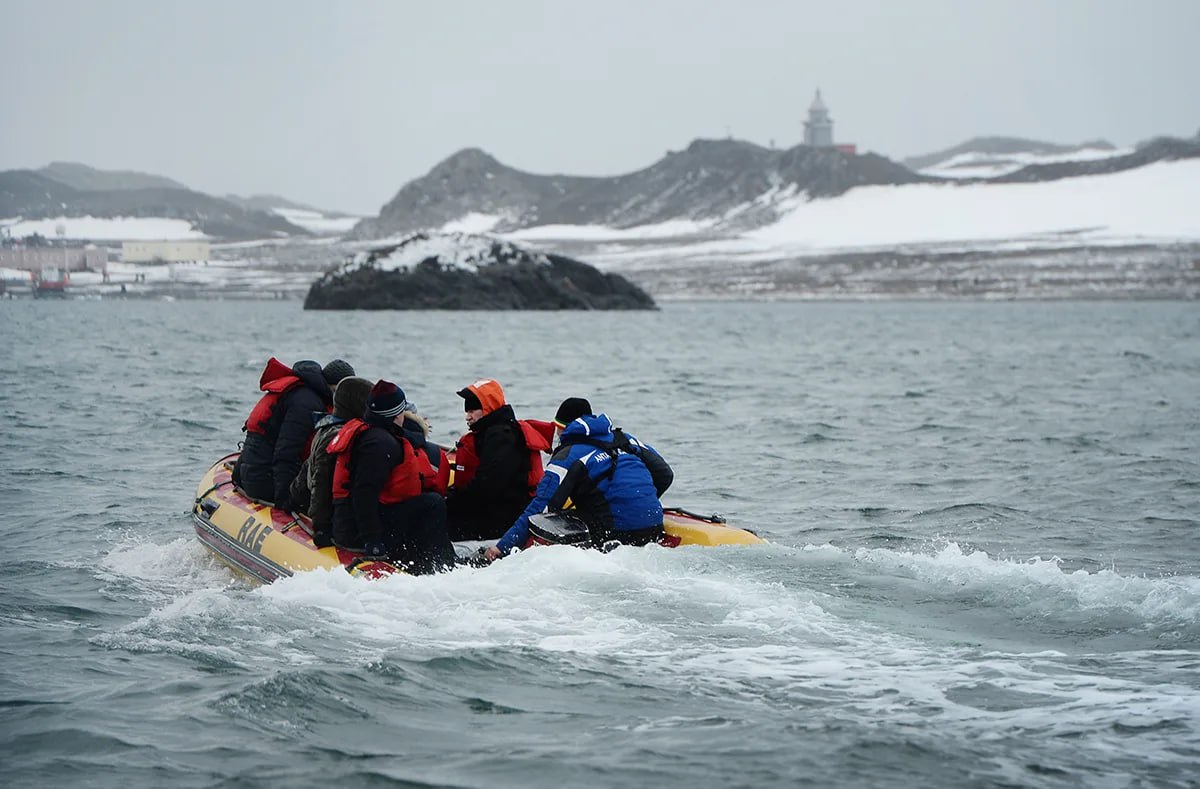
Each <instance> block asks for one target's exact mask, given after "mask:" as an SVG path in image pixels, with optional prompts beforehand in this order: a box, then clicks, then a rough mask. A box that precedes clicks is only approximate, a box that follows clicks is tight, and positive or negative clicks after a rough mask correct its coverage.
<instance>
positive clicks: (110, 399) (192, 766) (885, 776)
mask: <svg viewBox="0 0 1200 789" xmlns="http://www.w3.org/2000/svg"><path fill="white" fill-rule="evenodd" d="M272 354H274V355H276V356H278V357H280V358H281V359H284V360H286V361H288V362H291V361H295V360H297V359H300V358H314V359H317V360H318V361H321V362H324V361H327V360H328V359H330V358H332V357H333V356H340V357H343V358H345V359H348V360H350V361H351V362H352V363H353V364H354V365H355V366H356V367H357V368H358V371H359V372H360V374H363V375H366V376H367V377H370V378H376V377H386V378H388V379H390V380H393V381H395V382H397V383H399V384H400V385H401V386H402V387H403V388H404V389H405V391H406V392H407V394H408V396H409V399H411V400H414V401H415V402H416V403H417V404H418V405H419V406H420V407H421V409H422V411H424V412H425V413H427V414H428V415H429V416H430V418H431V420H432V421H433V424H434V431H435V435H436V437H438V438H440V439H442V440H443V441H445V442H450V441H452V440H453V438H454V437H455V436H456V435H457V434H458V433H459V432H461V430H462V429H463V422H462V406H461V400H460V399H459V398H458V397H456V396H455V394H454V392H455V390H456V389H458V388H460V387H462V386H464V385H465V384H467V383H469V382H471V381H472V380H474V379H475V378H477V377H484V376H486V377H494V378H497V379H498V380H500V381H501V382H502V383H503V384H504V385H505V388H506V390H507V392H508V394H509V399H510V402H512V403H513V404H514V406H515V408H516V409H517V412H518V414H519V415H520V416H525V417H540V418H550V417H551V416H552V415H553V412H554V408H555V407H556V406H557V404H558V402H559V401H560V400H561V399H562V398H563V397H565V396H569V395H582V396H586V397H589V398H590V399H591V401H592V403H593V404H594V405H595V406H596V407H597V409H598V410H603V411H606V412H607V413H608V414H609V415H611V416H612V417H613V418H614V420H615V421H616V422H617V423H618V424H621V425H623V426H624V427H625V428H627V429H628V430H629V431H630V432H632V433H634V434H636V435H637V436H639V437H641V438H643V439H645V440H647V441H649V442H650V443H652V444H654V445H655V446H656V447H657V448H658V449H659V450H660V451H661V452H662V454H663V455H664V456H665V457H666V458H667V459H668V460H669V461H670V462H671V463H672V465H673V466H674V468H675V471H676V483H675V485H674V486H673V487H672V489H671V490H670V491H669V492H668V493H667V495H666V496H665V500H666V501H667V502H668V503H669V504H674V505H682V506H686V507H688V508H690V509H693V510H697V511H701V512H720V513H723V514H724V515H726V517H728V518H729V520H730V521H731V522H732V523H734V524H737V525H744V526H748V527H751V528H754V529H756V530H758V531H759V532H760V533H761V534H763V535H764V536H765V537H767V538H769V540H770V541H771V542H770V544H769V545H766V546H754V547H739V548H682V549H677V550H666V549H661V548H657V547H651V548H645V549H632V548H622V549H618V550H617V551H615V552H613V553H611V554H607V555H602V554H599V553H594V552H585V551H579V550H575V549H571V548H547V549H539V550H535V551H527V552H525V553H522V554H519V555H517V556H514V557H511V558H509V559H506V560H504V561H503V562H500V563H498V564H496V565H494V566H492V567H489V568H484V569H463V570H458V571H455V572H453V573H449V574H445V575H441V576H437V577H425V578H413V577H393V578H389V579H386V580H383V581H377V582H371V581H366V580H361V579H354V578H351V577H349V576H348V575H346V574H344V573H341V572H331V573H326V572H319V573H310V574H302V575H300V576H297V577H293V578H290V579H287V580H284V581H281V582H279V583H276V584H274V585H271V586H267V587H260V586H255V585H253V584H251V583H249V582H247V581H245V580H243V579H242V578H240V577H238V576H236V575H235V574H234V573H233V572H232V571H230V570H229V569H227V568H226V567H224V566H223V565H221V564H219V563H218V562H217V561H216V560H215V559H214V558H213V557H212V556H211V555H210V554H209V553H207V551H206V550H205V549H204V548H203V547H202V546H201V545H200V543H199V542H198V541H197V540H196V539H195V537H194V535H193V532H192V525H191V520H190V517H189V508H190V506H191V504H192V500H193V496H194V495H195V492H196V485H197V483H198V482H199V479H200V477H201V475H202V474H203V473H204V471H205V470H206V469H207V468H208V466H209V465H210V464H211V463H212V462H213V461H214V460H215V459H216V458H218V457H219V456H221V455H222V454H224V453H226V452H229V451H231V450H232V449H234V448H235V446H236V443H237V441H238V440H239V438H240V436H241V433H240V427H241V424H242V422H243V420H244V419H245V417H246V415H247V413H248V412H249V409H250V408H251V406H252V405H253V404H254V402H255V401H256V399H257V391H256V385H257V380H258V375H259V371H260V370H261V368H262V366H263V363H264V362H265V360H266V359H267V357H268V356H270V355H272ZM0 378H2V380H3V386H0V405H2V408H3V421H2V422H0V425H2V427H0V439H2V442H0V445H2V447H3V451H2V453H0V470H2V473H0V539H2V540H3V545H4V554H5V556H4V569H3V572H2V573H0V785H3V786H5V787H24V786H62V785H75V786H98V787H108V786H114V787H115V786H122V787H128V786H172V787H208V786H222V785H236V786H245V787H256V786H264V787H267V786H323V785H329V784H331V783H332V782H336V783H337V784H338V785H341V786H347V787H349V786H386V785H404V786H463V787H468V786H470V787H476V786H477V787H496V786H512V787H557V786H589V787H633V786H655V787H673V786H678V787H697V786H700V787H708V786H718V787H725V786H754V787H762V786H796V785H811V786H832V787H859V786H922V787H974V786H980V787H983V786H1033V787H1074V786H1087V787H1150V786H1153V787H1159V786H1179V787H1183V786H1195V785H1197V782H1198V781H1200V308H1198V307H1197V305H1196V304H1189V303H1179V302H1168V303H1162V302H1141V303H1128V302H1125V303H1097V302H1086V303H1080V302H1061V303H1047V302H1025V303H963V302H954V303H869V304H863V303H858V304H830V303H827V304H822V303H803V304H795V303H793V304H729V303H721V304H705V303H686V304H668V305H666V306H665V307H664V308H663V309H662V310H661V311H659V312H654V313H644V314H616V313H565V314H564V313H558V314H544V313H461V314H453V313H371V314H356V313H305V312H303V311H302V310H301V309H300V305H299V304H298V303H296V302H262V303H255V302H236V303H235V302H215V301H213V302H203V301H195V302H132V301H131V302H119V301H71V302H58V303H48V302H34V301H8V302H0Z"/></svg>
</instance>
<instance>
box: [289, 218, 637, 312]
mask: <svg viewBox="0 0 1200 789" xmlns="http://www.w3.org/2000/svg"><path fill="white" fill-rule="evenodd" d="M304 308H305V309H306V310H652V309H655V308H656V306H655V304H654V299H652V298H651V297H650V296H649V295H648V294H647V293H646V292H645V291H643V290H642V289H641V288H639V287H638V286H637V285H635V284H633V283H632V282H630V281H629V280H627V279H625V278H624V277H622V276H620V275H617V274H605V273H603V272H601V271H599V270H597V269H596V268H594V267H593V266H589V265H588V264H587V263H583V262H580V261H578V260H573V259H572V258H568V257H563V256H561V255H551V254H545V253H542V252H537V251H534V250H530V249H525V248H522V247H519V246H517V245H516V244H513V243H510V242H508V241H502V240H500V239H497V238H492V237H489V236H481V235H471V234H466V233H413V234H412V235H410V236H408V237H406V238H405V239H404V240H402V241H401V242H400V243H398V244H391V245H388V246H383V247H378V248H376V249H371V250H369V251H366V252H359V253H357V254H354V255H351V256H350V257H348V258H347V259H346V260H344V261H343V262H342V263H340V264H339V265H338V266H337V267H335V268H334V269H332V270H330V271H329V272H327V273H326V274H325V275H324V276H322V277H321V278H320V279H318V280H317V281H316V282H314V283H313V284H312V287H311V288H309V291H308V296H307V297H306V298H305V299H304Z"/></svg>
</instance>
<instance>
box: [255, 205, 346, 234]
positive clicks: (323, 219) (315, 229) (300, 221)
mask: <svg viewBox="0 0 1200 789" xmlns="http://www.w3.org/2000/svg"><path fill="white" fill-rule="evenodd" d="M271 213H273V214H277V215H278V216H281V217H283V218H284V219H286V220H287V221H289V222H291V223H292V224H293V225H296V226H297V227H302V228H304V229H305V230H307V231H309V232H311V233H317V234H318V235H339V234H341V233H347V232H349V231H350V229H351V228H352V227H354V226H355V225H356V224H358V222H359V220H360V219H361V217H357V216H326V215H325V214H322V213H321V212H320V211H309V210H308V209H305V208H272V209H271Z"/></svg>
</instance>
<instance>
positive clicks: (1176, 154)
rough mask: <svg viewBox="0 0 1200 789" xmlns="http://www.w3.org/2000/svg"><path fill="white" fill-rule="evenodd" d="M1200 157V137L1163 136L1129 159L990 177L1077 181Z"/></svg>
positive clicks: (1006, 180) (1061, 164) (1031, 168)
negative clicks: (1188, 138) (1081, 177)
mask: <svg viewBox="0 0 1200 789" xmlns="http://www.w3.org/2000/svg"><path fill="white" fill-rule="evenodd" d="M1197 157H1200V138H1192V139H1190V140H1180V139H1176V138H1174V137H1160V138H1158V139H1155V140H1152V141H1150V142H1147V143H1144V144H1143V145H1142V146H1141V147H1139V148H1138V149H1137V150H1136V151H1134V152H1133V153H1130V154H1126V155H1125V156H1113V157H1111V158H1108V159H1097V160H1094V161H1079V162H1055V163H1051V164H1031V165H1029V166H1028V167H1023V168H1021V169H1020V170H1017V171H1016V172H1015V173H1009V174H1008V175H1001V176H998V177H996V178H990V179H988V180H989V181H993V182H997V183H1022V182H1028V181H1057V180H1060V179H1063V178H1077V177H1079V176H1083V175H1103V174H1105V173H1118V172H1121V171H1123V170H1132V169H1134V168H1137V167H1145V166H1146V165H1148V164H1152V163H1154V162H1163V161H1174V160H1177V159H1195V158H1197Z"/></svg>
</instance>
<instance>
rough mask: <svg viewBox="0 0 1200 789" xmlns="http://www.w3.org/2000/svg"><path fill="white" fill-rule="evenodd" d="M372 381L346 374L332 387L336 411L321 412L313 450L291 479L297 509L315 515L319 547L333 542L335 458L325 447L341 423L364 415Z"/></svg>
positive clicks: (293, 499)
mask: <svg viewBox="0 0 1200 789" xmlns="http://www.w3.org/2000/svg"><path fill="white" fill-rule="evenodd" d="M370 393H371V382H370V381H368V380H367V379H366V378H356V377H354V376H349V377H346V378H343V379H342V380H341V381H340V382H339V383H338V384H337V386H335V387H334V389H333V413H332V414H321V418H320V419H319V420H317V425H316V430H315V432H314V433H313V440H312V451H311V452H309V455H308V459H307V460H305V461H304V464H303V465H302V466H301V467H300V473H299V474H297V475H296V479H294V480H292V485H291V490H290V495H291V500H292V505H293V506H294V507H295V508H296V510H297V511H303V512H306V513H308V517H309V518H310V519H312V529H313V542H314V543H315V544H316V546H317V547H318V548H328V547H329V546H330V545H333V466H334V462H333V461H334V458H333V456H332V455H330V454H329V453H328V452H326V451H325V448H326V447H328V446H329V442H330V441H332V440H333V438H334V436H336V435H337V434H338V431H340V430H341V429H342V425H344V424H346V423H347V422H349V421H350V420H351V419H362V417H363V414H365V413H366V411H367V397H368V396H369V395H370Z"/></svg>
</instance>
